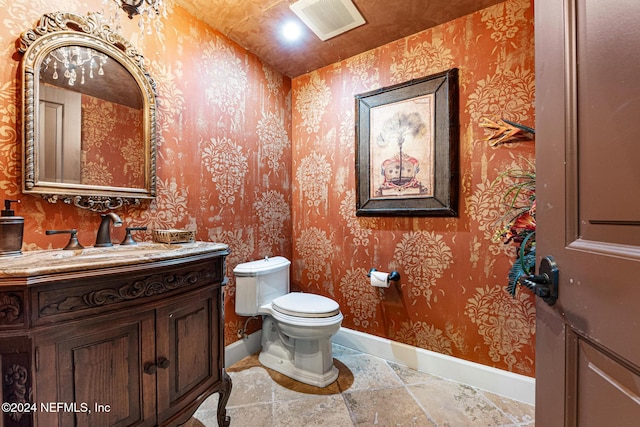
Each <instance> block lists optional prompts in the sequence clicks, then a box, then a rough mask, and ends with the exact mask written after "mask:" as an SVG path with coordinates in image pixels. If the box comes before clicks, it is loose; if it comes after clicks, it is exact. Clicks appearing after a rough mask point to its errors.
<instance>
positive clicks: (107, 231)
mask: <svg viewBox="0 0 640 427" xmlns="http://www.w3.org/2000/svg"><path fill="white" fill-rule="evenodd" d="M100 217H101V218H102V221H101V222H100V227H98V235H97V237H96V244H95V246H96V247H103V246H113V243H111V221H113V226H114V227H120V226H121V225H122V220H121V219H120V217H119V216H118V215H116V214H115V213H113V212H109V213H107V214H100Z"/></svg>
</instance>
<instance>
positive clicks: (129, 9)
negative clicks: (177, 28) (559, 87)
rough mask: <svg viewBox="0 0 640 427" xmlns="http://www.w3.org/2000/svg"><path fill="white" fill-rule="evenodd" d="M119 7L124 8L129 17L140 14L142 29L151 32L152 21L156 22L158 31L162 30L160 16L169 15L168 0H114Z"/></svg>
mask: <svg viewBox="0 0 640 427" xmlns="http://www.w3.org/2000/svg"><path fill="white" fill-rule="evenodd" d="M113 1H114V2H115V3H116V4H117V5H118V7H119V8H121V9H122V10H124V11H125V12H126V13H127V15H128V16H129V19H132V18H133V17H134V16H135V15H140V17H141V19H140V21H139V23H138V25H139V26H140V29H141V30H143V31H144V29H145V27H146V29H147V32H148V33H150V32H151V23H152V22H153V23H154V26H155V27H156V30H157V31H161V30H162V23H161V21H160V19H158V18H159V17H163V18H166V17H167V0H113Z"/></svg>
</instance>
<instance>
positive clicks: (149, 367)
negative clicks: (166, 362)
mask: <svg viewBox="0 0 640 427" xmlns="http://www.w3.org/2000/svg"><path fill="white" fill-rule="evenodd" d="M157 370H158V365H156V364H155V363H151V362H147V363H145V364H144V373H145V374H149V375H153V374H155V373H156V371H157Z"/></svg>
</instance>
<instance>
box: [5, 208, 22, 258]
mask: <svg viewBox="0 0 640 427" xmlns="http://www.w3.org/2000/svg"><path fill="white" fill-rule="evenodd" d="M11 203H20V200H5V201H4V210H3V211H1V212H0V256H12V255H20V254H22V232H23V231H24V218H23V217H21V216H15V212H14V211H13V209H11Z"/></svg>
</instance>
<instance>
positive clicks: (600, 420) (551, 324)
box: [535, 0, 640, 427]
mask: <svg viewBox="0 0 640 427" xmlns="http://www.w3.org/2000/svg"><path fill="white" fill-rule="evenodd" d="M535 10H536V16H535V26H536V28H535V29H536V150H537V153H536V156H537V159H536V164H537V197H538V204H537V208H538V211H537V220H538V229H537V242H538V246H537V254H538V257H539V258H541V257H544V256H549V255H550V256H553V257H554V258H555V260H556V262H557V265H558V268H559V271H560V285H559V299H558V301H557V303H556V304H555V305H554V306H552V307H550V306H548V305H546V304H545V303H544V302H543V301H542V300H540V299H538V301H537V335H536V425H540V426H545V427H553V426H563V425H564V426H581V427H584V426H597V427H601V426H616V427H624V426H638V425H639V424H638V423H639V422H640V421H639V420H640V197H638V196H640V143H639V142H638V140H639V139H640V24H639V22H640V2H639V1H637V0H607V1H603V0H536V2H535Z"/></svg>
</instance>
